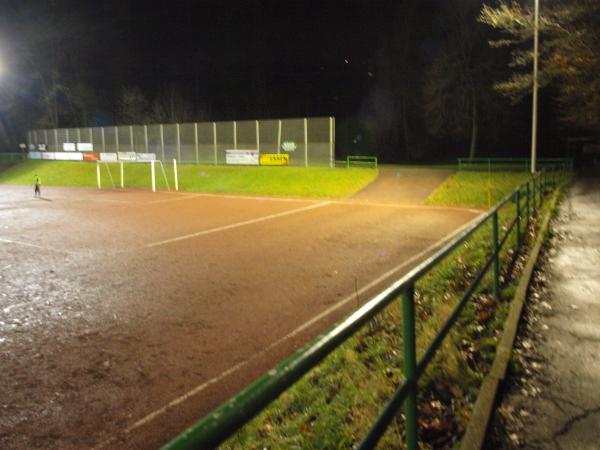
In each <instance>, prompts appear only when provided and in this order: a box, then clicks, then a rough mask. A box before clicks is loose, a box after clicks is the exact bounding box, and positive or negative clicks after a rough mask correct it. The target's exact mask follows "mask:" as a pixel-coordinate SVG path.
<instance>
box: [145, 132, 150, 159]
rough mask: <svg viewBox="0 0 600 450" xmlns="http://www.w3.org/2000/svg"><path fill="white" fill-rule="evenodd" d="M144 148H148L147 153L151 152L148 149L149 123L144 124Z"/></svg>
mask: <svg viewBox="0 0 600 450" xmlns="http://www.w3.org/2000/svg"><path fill="white" fill-rule="evenodd" d="M144 148H145V149H146V153H150V152H149V151H148V125H144Z"/></svg>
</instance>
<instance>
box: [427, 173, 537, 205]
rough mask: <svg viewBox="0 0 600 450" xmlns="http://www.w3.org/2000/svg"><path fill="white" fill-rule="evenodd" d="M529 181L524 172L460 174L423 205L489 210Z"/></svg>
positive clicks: (437, 190) (447, 181) (442, 186)
mask: <svg viewBox="0 0 600 450" xmlns="http://www.w3.org/2000/svg"><path fill="white" fill-rule="evenodd" d="M529 177H530V174H529V173H528V172H491V173H486V172H466V171H460V172H457V173H455V174H454V175H452V176H451V177H449V178H448V179H447V180H446V181H444V183H442V185H441V186H439V187H438V188H437V189H436V190H435V191H433V192H432V193H431V195H430V196H429V198H428V199H427V200H426V202H425V203H426V204H428V205H443V206H471V207H476V208H489V207H491V206H492V205H494V204H496V203H497V202H498V201H499V200H500V199H502V197H504V196H505V195H506V194H507V193H509V192H511V191H512V190H513V189H514V188H515V187H516V186H518V185H519V184H521V183H524V182H525V181H526V180H528V179H529Z"/></svg>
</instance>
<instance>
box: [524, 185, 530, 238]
mask: <svg viewBox="0 0 600 450" xmlns="http://www.w3.org/2000/svg"><path fill="white" fill-rule="evenodd" d="M526 188H527V192H526V193H525V195H526V197H527V198H526V200H527V201H526V202H525V213H526V214H527V228H529V216H531V211H530V207H529V201H530V200H529V198H530V197H531V189H530V188H529V180H527V185H526Z"/></svg>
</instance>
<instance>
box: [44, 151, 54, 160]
mask: <svg viewBox="0 0 600 450" xmlns="http://www.w3.org/2000/svg"><path fill="white" fill-rule="evenodd" d="M42 159H51V160H55V159H56V157H55V156H54V152H44V153H42Z"/></svg>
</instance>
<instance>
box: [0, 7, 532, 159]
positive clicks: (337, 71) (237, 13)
mask: <svg viewBox="0 0 600 450" xmlns="http://www.w3.org/2000/svg"><path fill="white" fill-rule="evenodd" d="M458 4H460V5H465V7H471V8H472V10H473V11H477V10H478V9H479V8H480V7H481V4H482V2H481V1H476V0H458ZM444 5H445V3H444V1H442V0H425V1H418V0H404V1H399V0H370V1H369V0H352V1H344V0H338V1H334V0H321V1H312V0H278V1H275V0H245V1H243V0H220V1H213V0H208V1H202V0H197V1H192V0H181V1H161V2H152V1H134V0H103V1H72V0H45V1H41V0H39V1H38V0H5V1H3V2H2V4H1V5H0V19H1V20H2V24H1V25H2V26H1V27H0V39H1V40H2V44H3V47H4V49H5V51H4V53H5V59H6V60H7V63H8V65H9V67H8V70H9V71H12V74H13V75H12V76H13V80H16V81H15V84H20V89H16V88H15V89H14V91H15V92H16V91H18V92H20V93H21V94H20V95H21V99H22V100H23V102H22V103H23V104H28V105H29V106H28V107H29V108H30V109H33V104H34V102H35V99H36V95H39V93H36V87H35V86H36V83H37V82H36V81H35V80H34V79H32V78H33V77H32V76H31V74H32V73H34V71H32V70H31V69H30V68H29V66H28V65H27V62H25V61H24V59H25V58H23V54H24V52H23V51H22V48H23V43H24V42H26V43H27V46H28V47H29V48H34V49H35V51H36V52H37V54H38V55H39V54H43V55H47V54H48V52H52V51H53V50H52V49H51V48H49V47H50V46H51V45H53V44H51V40H49V39H46V35H47V33H55V32H57V31H58V33H59V34H60V35H61V38H60V42H61V43H60V52H61V54H62V57H61V59H60V60H61V63H60V72H61V76H62V77H63V78H64V80H65V82H67V83H69V84H70V85H75V84H77V83H82V84H85V85H86V86H87V87H88V88H89V89H90V91H91V92H92V93H93V96H94V100H93V112H92V114H91V118H90V119H89V120H88V122H89V123H86V124H84V123H81V120H79V118H78V117H76V116H73V115H71V116H65V117H64V118H63V124H64V126H80V125H110V124H115V123H118V122H119V117H118V114H117V110H118V104H119V98H120V97H119V96H120V94H121V92H122V90H123V88H125V87H129V88H131V87H136V88H140V89H141V90H142V91H143V92H144V94H145V95H146V96H147V97H148V98H149V99H152V98H155V97H157V96H159V95H160V93H161V92H164V91H166V90H168V89H175V90H177V91H178V92H179V93H180V94H181V95H182V96H183V97H185V98H186V99H188V100H190V101H191V102H192V103H193V105H194V108H195V114H196V116H195V117H194V120H241V119H257V118H274V117H303V116H317V115H319V116H330V115H331V116H335V117H336V118H337V119H338V122H337V124H338V134H339V136H338V142H339V143H340V145H341V146H343V145H344V142H345V141H347V142H350V141H351V140H352V139H353V137H354V136H356V135H358V134H360V133H361V131H360V129H364V128H368V125H365V123H367V122H369V121H370V122H371V125H369V126H370V127H371V128H373V127H374V125H372V124H373V123H375V124H376V125H375V126H376V127H379V128H382V129H383V132H380V131H381V130H379V129H378V130H375V131H374V132H373V133H375V134H377V136H375V137H373V139H372V140H371V141H369V142H368V145H369V146H370V147H372V148H369V149H359V150H373V151H374V152H378V153H379V154H380V156H384V157H385V156H386V155H385V154H386V153H389V154H390V155H392V156H393V155H394V154H396V153H397V151H396V149H395V147H398V146H399V145H400V142H399V139H400V137H399V135H398V133H397V132H394V130H393V128H394V127H396V128H397V127H399V121H400V119H401V117H400V115H399V113H398V106H397V105H395V104H394V102H395V101H396V100H394V98H393V94H394V92H395V91H397V89H398V77H403V79H404V80H405V81H404V84H403V89H404V92H405V94H404V95H405V96H406V99H408V101H407V102H405V103H406V104H404V105H403V107H404V108H405V109H406V111H407V116H408V118H407V121H408V123H407V124H404V126H405V129H406V130H408V129H409V128H410V130H411V133H412V134H413V136H412V137H411V139H412V145H415V146H425V147H427V146H429V147H431V148H434V147H435V146H437V147H440V142H446V143H447V141H440V140H439V139H438V140H437V141H436V140H435V139H434V140H432V139H429V140H428V139H427V138H426V136H425V135H426V133H427V132H426V128H427V127H426V124H425V123H424V121H423V119H422V118H419V117H420V116H422V114H421V108H422V99H421V97H422V91H423V74H424V70H425V69H424V67H425V66H426V65H427V64H428V63H429V62H430V61H431V60H432V59H434V58H436V55H438V54H439V51H440V46H441V43H442V42H443V40H444V34H443V33H444V30H443V27H444V22H445V18H444V16H443V14H446V13H447V10H444V8H443V6H444ZM23 36H26V39H23ZM32 42H33V43H34V45H32ZM402 49H404V50H402ZM400 50H402V52H401V51H400ZM35 54H36V53H35V52H34V56H33V59H35ZM51 60H52V58H48V61H46V62H47V63H48V65H47V67H42V68H41V69H40V70H42V71H44V70H46V71H48V70H50V69H49V68H48V67H50V65H49V64H50V61H51ZM28 79H29V83H26V82H25V81H24V80H28ZM520 108H521V109H520V110H519V111H515V112H513V113H512V115H513V116H515V117H516V116H518V115H519V114H521V113H522V114H525V113H526V111H527V105H522V106H521V107H520ZM409 113H410V114H409ZM386 127H387V128H386ZM511 130H512V132H513V136H512V139H513V141H516V142H521V141H523V142H524V140H525V139H526V136H527V133H528V131H527V130H528V125H527V124H525V123H519V124H516V125H515V124H513V125H512V128H511ZM515 136H516V137H515ZM490 139H491V138H490ZM347 142H346V143H347ZM407 142H408V141H407ZM365 145H367V144H365ZM447 145H448V146H450V145H452V146H455V142H451V143H447ZM492 145H495V146H496V147H502V146H504V145H506V144H505V143H498V142H497V141H495V142H493V143H492V141H491V140H490V143H489V144H488V146H492ZM442 147H443V146H442ZM440 151H441V152H442V153H443V151H444V149H443V148H441V147H440V148H438V150H437V152H438V153H439V152H440Z"/></svg>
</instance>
